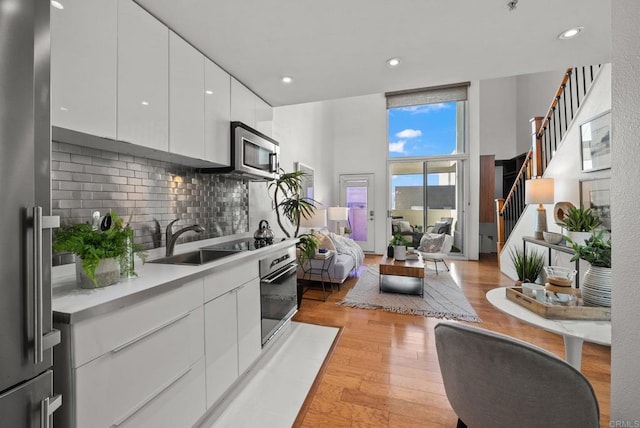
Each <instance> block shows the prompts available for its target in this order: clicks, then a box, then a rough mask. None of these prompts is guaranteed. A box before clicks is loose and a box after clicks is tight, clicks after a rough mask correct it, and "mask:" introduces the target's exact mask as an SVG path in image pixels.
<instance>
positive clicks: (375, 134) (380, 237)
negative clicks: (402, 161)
mask: <svg viewBox="0 0 640 428" xmlns="http://www.w3.org/2000/svg"><path fill="white" fill-rule="evenodd" d="M329 103H330V104H331V110H332V115H333V137H334V138H333V162H334V177H333V182H332V185H333V190H332V196H333V202H334V203H336V204H337V203H338V201H339V196H340V195H339V192H340V188H339V183H338V177H339V175H340V174H362V173H372V174H374V182H375V196H374V198H375V200H374V204H375V207H374V211H375V246H374V248H375V252H376V253H378V254H382V253H384V252H386V248H387V243H388V236H387V229H388V227H387V218H386V216H387V200H388V199H389V196H388V194H389V190H388V184H387V162H386V160H387V152H388V146H387V105H386V99H385V97H384V94H374V95H366V96H361V97H351V98H342V99H338V100H332V101H329Z"/></svg>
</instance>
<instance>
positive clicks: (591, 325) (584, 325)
mask: <svg viewBox="0 0 640 428" xmlns="http://www.w3.org/2000/svg"><path fill="white" fill-rule="evenodd" d="M486 296H487V300H488V301H489V303H491V304H492V305H493V306H495V307H496V308H497V309H499V310H500V311H502V312H504V313H505V314H507V315H510V316H512V317H514V318H517V319H519V320H520V321H524V322H526V323H527V324H531V325H533V326H535V327H539V328H541V329H543V330H546V331H549V332H551V333H556V334H560V335H562V337H563V338H564V351H565V356H566V360H567V362H568V363H569V364H571V365H572V366H573V367H574V368H576V369H577V370H580V369H581V367H582V343H583V342H585V341H586V342H592V343H597V344H599V345H605V346H611V322H610V321H590V320H553V319H547V318H544V317H541V316H540V315H538V314H536V313H534V312H532V311H530V310H528V309H526V308H523V307H522V306H520V305H518V304H517V303H514V302H512V301H511V300H509V299H507V295H506V288H505V287H499V288H494V289H492V290H489V291H488V292H487V295H486Z"/></svg>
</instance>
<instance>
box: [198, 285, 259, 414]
mask: <svg viewBox="0 0 640 428" xmlns="http://www.w3.org/2000/svg"><path fill="white" fill-rule="evenodd" d="M204 323H205V327H204V333H205V355H206V366H207V407H211V406H212V405H213V404H215V402H216V401H218V399H219V398H220V397H222V395H223V394H224V392H225V391H226V390H227V389H229V387H230V386H231V385H232V384H233V383H234V382H235V381H236V379H238V377H239V376H241V375H242V374H243V373H244V372H245V371H246V370H247V368H249V367H250V366H251V364H253V362H254V361H255V360H256V358H258V356H259V355H260V351H261V350H262V344H261V333H260V280H259V279H258V278H255V279H253V280H251V281H249V282H247V283H245V284H243V285H242V286H240V287H238V288H236V289H234V290H233V291H230V292H228V293H226V294H223V295H222V296H219V297H217V298H215V299H213V300H211V301H210V302H208V303H206V304H205V306H204ZM221 327H222V328H221Z"/></svg>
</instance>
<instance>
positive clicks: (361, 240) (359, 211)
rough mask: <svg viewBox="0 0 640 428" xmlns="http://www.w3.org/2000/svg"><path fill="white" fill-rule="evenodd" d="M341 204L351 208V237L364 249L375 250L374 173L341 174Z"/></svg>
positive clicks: (349, 223)
mask: <svg viewBox="0 0 640 428" xmlns="http://www.w3.org/2000/svg"><path fill="white" fill-rule="evenodd" d="M340 205H341V206H345V207H347V208H349V221H348V226H349V228H350V229H351V234H350V237H351V239H353V240H354V241H356V242H357V243H358V245H360V247H362V250H363V251H372V252H373V251H374V244H375V242H374V241H375V236H374V231H375V227H374V221H375V212H374V206H375V205H374V203H373V174H359V175H351V174H348V175H340Z"/></svg>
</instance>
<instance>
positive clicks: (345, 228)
mask: <svg viewBox="0 0 640 428" xmlns="http://www.w3.org/2000/svg"><path fill="white" fill-rule="evenodd" d="M351 232H352V230H351V228H350V227H349V226H345V227H344V234H345V235H348V234H350V233H351Z"/></svg>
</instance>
